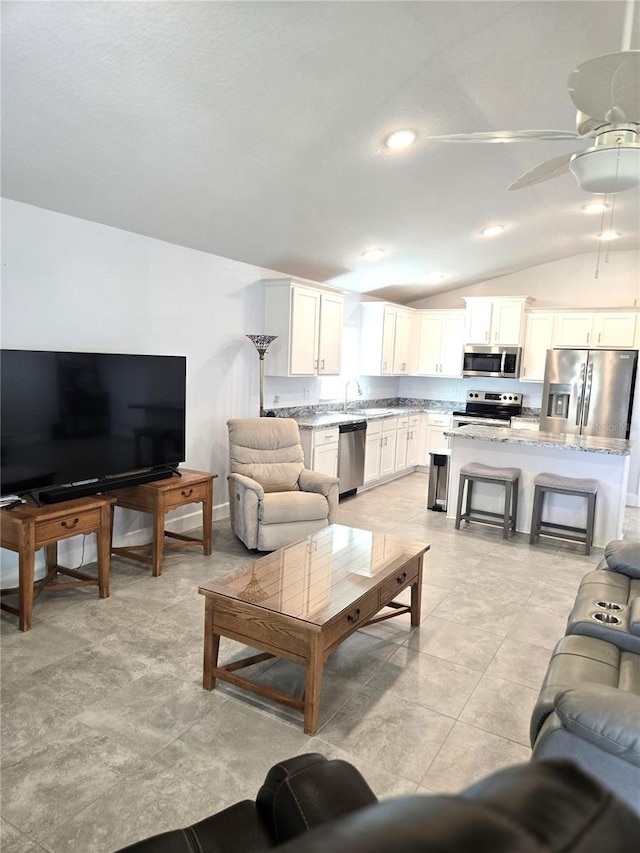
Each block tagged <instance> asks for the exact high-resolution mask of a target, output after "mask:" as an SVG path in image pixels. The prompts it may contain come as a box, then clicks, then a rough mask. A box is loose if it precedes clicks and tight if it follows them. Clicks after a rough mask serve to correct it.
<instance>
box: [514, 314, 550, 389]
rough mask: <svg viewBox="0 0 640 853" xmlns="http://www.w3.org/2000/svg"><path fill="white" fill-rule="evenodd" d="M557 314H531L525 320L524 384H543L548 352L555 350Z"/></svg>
mask: <svg viewBox="0 0 640 853" xmlns="http://www.w3.org/2000/svg"><path fill="white" fill-rule="evenodd" d="M554 321H555V313H554V312H552V311H548V312H547V311H544V312H540V313H538V312H531V313H530V314H527V315H526V318H525V335H524V350H523V353H522V368H521V370H520V380H521V381H522V382H542V380H543V379H544V368H545V363H546V359H547V350H549V349H552V348H553V330H554Z"/></svg>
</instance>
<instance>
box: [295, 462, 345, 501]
mask: <svg viewBox="0 0 640 853" xmlns="http://www.w3.org/2000/svg"><path fill="white" fill-rule="evenodd" d="M339 483H340V480H339V479H338V478H337V477H332V476H331V475H330V474H321V473H320V472H319V471H311V470H310V469H309V468H305V469H304V471H302V472H301V474H300V477H299V479H298V485H299V486H300V491H302V492H317V493H318V494H319V495H324V496H325V498H328V497H329V492H330V490H331V487H332V486H337V485H338V484H339Z"/></svg>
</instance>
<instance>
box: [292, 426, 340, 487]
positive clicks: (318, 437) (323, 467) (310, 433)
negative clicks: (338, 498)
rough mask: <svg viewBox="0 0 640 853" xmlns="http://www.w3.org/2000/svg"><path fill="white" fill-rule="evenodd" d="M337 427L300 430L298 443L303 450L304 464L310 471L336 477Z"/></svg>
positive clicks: (338, 432)
mask: <svg viewBox="0 0 640 853" xmlns="http://www.w3.org/2000/svg"><path fill="white" fill-rule="evenodd" d="M339 440H340V431H339V429H338V427H327V428H326V429H301V430H300V442H301V444H302V449H303V450H304V464H305V466H306V467H307V468H309V469H310V470H311V471H318V472H319V473H321V474H329V475H330V476H332V477H337V476H338V442H339Z"/></svg>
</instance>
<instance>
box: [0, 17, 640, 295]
mask: <svg viewBox="0 0 640 853" xmlns="http://www.w3.org/2000/svg"><path fill="white" fill-rule="evenodd" d="M2 15H3V32H2V85H3V102H2V119H3V139H2V142H3V145H2V192H3V195H4V196H6V197H8V198H11V199H15V200H18V201H21V202H26V203H28V204H33V205H36V206H39V207H43V208H47V209H50V210H53V211H58V212H61V213H65V214H70V215H72V216H76V217H81V218H83V219H88V220H92V221H95V222H99V223H103V224H106V225H111V226H115V227H117V228H122V229H126V230H128V231H132V232H135V233H139V234H144V235H147V236H150V237H155V238H158V239H160V240H166V241H169V242H172V243H177V244H180V245H183V246H188V247H191V248H194V249H199V250H202V251H205V252H210V253H213V254H216V255H221V256H224V257H227V258H232V259H235V260H239V261H244V262H247V263H250V264H255V265H257V266H260V267H266V268H268V269H271V270H276V271H278V272H281V273H284V274H286V275H293V276H301V277H304V278H308V279H312V280H315V281H318V282H321V281H322V282H329V283H331V284H333V285H335V286H338V287H342V288H344V289H346V290H354V291H359V292H363V293H372V294H375V295H384V296H385V297H386V298H391V299H394V300H395V301H401V302H402V301H404V302H411V301H414V300H417V299H420V298H423V297H424V296H428V295H430V294H432V293H436V292H439V291H442V290H448V289H452V288H456V287H460V286H462V285H467V284H472V283H474V282H477V281H481V280H484V279H488V278H494V277H496V276H500V275H503V274H507V273H511V272H516V271H518V270H522V269H525V268H528V267H532V266H535V265H537V264H541V263H545V262H548V261H552V260H554V259H559V258H565V257H568V256H571V255H576V254H581V253H585V252H592V251H596V250H597V247H598V240H597V234H598V233H599V231H600V229H601V227H602V226H603V224H604V225H605V226H606V227H607V228H609V227H610V225H611V223H610V218H611V213H612V212H613V228H614V230H615V231H617V232H619V233H620V234H621V236H620V238H619V239H618V240H616V241H615V243H612V244H611V250H612V251H615V250H628V249H637V248H638V247H639V234H640V227H639V219H638V207H639V193H638V192H637V191H636V190H631V191H628V192H626V193H620V194H617V195H616V196H615V207H614V208H613V211H612V209H611V207H610V208H609V209H608V211H607V214H606V221H605V222H604V223H603V222H602V221H601V219H600V217H598V216H595V217H594V216H589V215H587V214H586V213H585V212H584V210H583V209H582V208H583V205H584V204H586V203H587V202H588V201H590V200H593V199H594V197H593V196H589V195H588V194H586V193H584V192H583V191H582V190H580V189H579V188H578V186H577V184H576V182H575V180H574V178H573V176H572V175H570V174H568V173H567V174H564V175H562V176H560V177H556V178H554V179H553V180H550V181H547V182H545V183H541V184H538V185H536V186H534V187H530V188H528V189H520V190H517V191H508V189H507V188H508V186H509V184H510V183H511V182H512V181H513V180H514V179H515V178H516V177H518V176H519V175H520V174H521V173H523V172H525V171H526V170H527V169H529V168H531V167H533V166H535V165H536V164H537V163H540V162H541V161H544V160H547V159H550V158H552V157H555V156H558V155H560V154H563V153H565V152H568V151H579V150H582V149H583V148H585V147H586V146H587V145H589V144H591V143H590V141H589V140H571V141H568V142H567V141H540V140H532V141H527V142H522V143H519V144H513V145H501V144H489V145H486V144H485V145H483V144H466V143H465V144H458V143H443V142H435V141H430V140H429V139H428V137H429V136H432V135H438V134H451V133H464V132H472V131H489V130H520V129H538V128H553V129H564V130H575V116H576V111H575V107H574V106H573V104H572V102H571V100H570V99H569V96H568V92H567V82H566V81H567V76H568V74H569V73H570V72H571V71H572V69H574V68H575V67H576V66H577V65H579V64H580V63H582V62H584V61H585V60H587V59H590V58H592V57H595V56H600V55H602V54H606V53H612V52H615V51H618V50H620V47H621V39H622V36H623V22H624V19H625V3H624V2H617V0H596V2H590V0H587V2H582V0H569V2H567V0H560V2H555V0H542V2H530V0H506V2H493V0H484V2H476V0H471V2H466V0H445V2H439V0H423V2H419V1H418V2H403V1H402V0H398V2H393V0H392V2H350V0H344V2H332V0H320V2H303V0H289V2H280V0H273V2H268V0H264V2H250V0H249V2H241V0H236V1H235V2H189V0H185V2H99V1H98V2H59V1H58V0H53V2H6V0H5V2H3V3H2ZM636 17H638V16H636ZM639 30H640V22H639V21H638V20H636V21H635V29H634V32H633V35H632V44H631V46H632V47H634V48H637V47H639V46H640V40H639V38H638V31H639ZM639 88H640V87H639ZM399 128H411V129H413V130H414V131H415V132H416V134H417V137H416V141H415V143H414V144H413V145H412V146H411V147H410V148H409V149H406V150H404V151H403V152H395V153H394V152H391V151H390V150H389V149H387V148H386V147H385V145H384V140H385V138H386V137H387V135H388V134H389V133H390V132H392V131H394V130H396V129H399ZM612 199H613V197H611V198H610V201H611V200H612ZM495 223H499V224H502V225H504V226H505V229H504V231H503V233H502V234H501V235H500V236H498V237H494V238H491V239H488V238H484V237H482V236H481V235H480V231H481V229H483V228H484V227H485V226H488V225H491V224H495ZM372 247H380V248H383V249H384V250H385V254H384V255H383V256H382V258H381V259H380V260H378V261H377V262H371V261H367V260H365V259H364V258H363V257H362V253H363V252H364V251H365V250H367V249H369V248H372ZM432 273H440V274H443V275H444V278H443V279H442V280H441V281H440V282H438V283H435V284H430V283H428V282H427V279H428V277H429V276H430V275H431V274H432Z"/></svg>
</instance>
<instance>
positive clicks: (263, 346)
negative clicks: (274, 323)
mask: <svg viewBox="0 0 640 853" xmlns="http://www.w3.org/2000/svg"><path fill="white" fill-rule="evenodd" d="M247 337H248V338H249V340H250V341H252V342H253V344H254V345H255V348H256V349H257V350H258V353H259V354H260V355H261V356H263V355H264V354H265V352H266V351H267V350H268V349H269V344H271V343H272V342H273V341H275V339H276V338H277V337H278V336H277V335H247Z"/></svg>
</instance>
